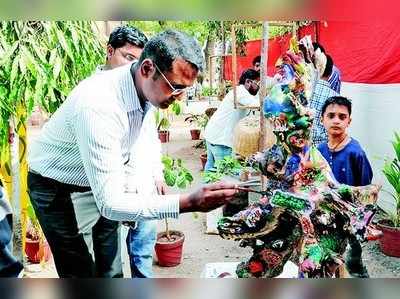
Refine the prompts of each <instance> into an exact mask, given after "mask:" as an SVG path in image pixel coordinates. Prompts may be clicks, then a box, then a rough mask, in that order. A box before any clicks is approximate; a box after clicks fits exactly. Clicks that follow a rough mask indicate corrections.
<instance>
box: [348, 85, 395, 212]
mask: <svg viewBox="0 0 400 299" xmlns="http://www.w3.org/2000/svg"><path fill="white" fill-rule="evenodd" d="M341 94H342V95H343V96H346V97H349V98H350V99H351V100H352V103H353V112H352V119H353V121H352V123H351V125H350V131H349V132H350V134H351V135H352V136H353V137H354V138H355V139H357V140H358V141H359V142H360V143H361V145H362V146H363V148H364V150H365V152H366V153H367V155H368V158H369V160H370V162H371V165H372V168H373V171H374V179H373V181H374V182H383V183H384V185H383V188H384V189H386V190H390V191H392V189H391V187H390V185H389V184H388V183H387V182H386V179H385V177H384V176H383V174H382V171H381V169H382V165H383V157H385V156H389V157H391V158H392V157H393V156H394V151H393V149H392V145H391V143H390V141H391V140H392V139H393V136H394V135H393V132H394V131H397V132H399V133H400V84H358V83H343V84H342V90H341ZM378 204H379V206H381V207H382V208H383V209H385V210H388V209H392V208H393V199H392V198H391V197H390V196H389V195H388V194H385V193H384V192H381V193H380V199H379V201H378Z"/></svg>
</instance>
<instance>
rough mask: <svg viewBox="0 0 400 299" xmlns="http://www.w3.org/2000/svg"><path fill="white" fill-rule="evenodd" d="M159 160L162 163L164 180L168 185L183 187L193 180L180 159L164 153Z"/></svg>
mask: <svg viewBox="0 0 400 299" xmlns="http://www.w3.org/2000/svg"><path fill="white" fill-rule="evenodd" d="M161 161H162V163H163V165H164V180H165V183H166V184H167V185H168V186H170V187H174V186H176V187H178V188H180V189H184V188H186V187H187V186H189V185H190V184H191V183H192V182H193V176H192V174H191V173H190V171H189V170H188V169H187V168H186V167H185V166H184V165H183V162H182V160H181V159H174V158H172V157H170V156H167V155H164V156H163V157H162V159H161Z"/></svg>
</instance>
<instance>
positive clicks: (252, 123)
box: [233, 115, 276, 158]
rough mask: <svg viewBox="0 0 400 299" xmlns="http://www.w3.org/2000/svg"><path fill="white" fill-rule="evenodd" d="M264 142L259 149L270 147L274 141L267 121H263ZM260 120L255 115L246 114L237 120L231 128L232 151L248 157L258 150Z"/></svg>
mask: <svg viewBox="0 0 400 299" xmlns="http://www.w3.org/2000/svg"><path fill="white" fill-rule="evenodd" d="M265 129H266V130H265V142H264V146H263V148H262V149H261V151H262V150H264V149H267V148H270V147H271V146H272V145H273V144H275V143H276V137H275V135H274V133H273V131H272V127H271V125H270V124H269V122H268V121H266V122H265ZM259 140H260V120H259V118H258V117H256V116H253V115H252V116H247V117H245V118H243V119H242V120H240V121H239V123H238V124H237V125H236V127H235V129H234V130H233V151H234V152H235V153H237V154H239V155H241V156H242V157H245V158H248V157H250V156H251V155H253V154H255V153H256V152H258V151H259V148H258V144H259Z"/></svg>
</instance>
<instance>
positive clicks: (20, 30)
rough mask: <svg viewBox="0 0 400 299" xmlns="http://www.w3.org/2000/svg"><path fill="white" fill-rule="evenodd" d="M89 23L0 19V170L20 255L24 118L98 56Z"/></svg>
mask: <svg viewBox="0 0 400 299" xmlns="http://www.w3.org/2000/svg"><path fill="white" fill-rule="evenodd" d="M94 26H95V23H94V22H83V21H79V22H72V21H68V22H61V21H60V22H49V21H2V22H0V82H1V83H0V170H1V172H0V173H1V177H2V179H3V182H4V184H5V186H6V189H7V192H8V193H9V195H10V198H11V200H12V204H13V208H14V225H15V227H16V229H15V231H14V254H15V255H16V256H17V257H18V258H19V259H20V260H22V259H23V240H24V237H25V223H26V221H25V220H26V217H27V202H28V195H27V186H26V176H27V170H28V166H27V162H26V150H27V141H26V120H27V118H28V117H29V115H30V113H31V112H32V109H33V107H34V106H36V105H38V106H40V107H42V109H43V110H45V111H46V112H48V113H53V112H54V111H56V109H57V108H58V107H59V106H60V104H61V103H62V102H63V101H64V100H65V98H66V96H67V95H68V93H69V92H70V90H71V89H72V88H73V87H74V86H75V85H76V84H77V83H78V82H79V81H80V80H82V79H83V78H85V77H87V76H88V75H89V74H91V73H92V72H93V71H94V70H95V68H96V66H97V65H98V64H100V63H101V62H102V60H103V59H104V56H105V51H104V50H103V44H104V42H103V41H101V40H99V38H98V35H97V34H96V33H95V32H96V31H95V27H94ZM10 124H11V126H10ZM11 135H15V137H14V139H12V138H10V137H11ZM12 140H14V141H13V142H12Z"/></svg>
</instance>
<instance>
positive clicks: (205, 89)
mask: <svg viewBox="0 0 400 299" xmlns="http://www.w3.org/2000/svg"><path fill="white" fill-rule="evenodd" d="M217 94H218V88H217V87H213V88H211V87H208V86H205V87H203V89H202V90H201V96H203V97H209V96H213V95H217Z"/></svg>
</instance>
